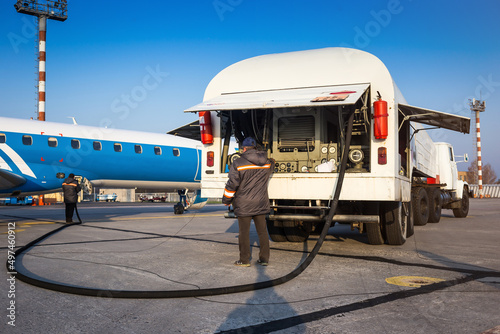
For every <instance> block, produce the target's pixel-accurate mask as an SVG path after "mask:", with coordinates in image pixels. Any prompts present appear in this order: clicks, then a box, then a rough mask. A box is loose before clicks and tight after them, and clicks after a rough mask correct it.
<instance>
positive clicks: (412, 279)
mask: <svg viewBox="0 0 500 334" xmlns="http://www.w3.org/2000/svg"><path fill="white" fill-rule="evenodd" d="M385 281H386V282H387V283H389V284H394V285H400V286H409V287H412V288H419V287H421V286H422V285H429V284H434V283H438V282H442V281H444V279H441V278H433V277H424V276H395V277H389V278H386V279H385Z"/></svg>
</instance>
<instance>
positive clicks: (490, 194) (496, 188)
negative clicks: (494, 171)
mask: <svg viewBox="0 0 500 334" xmlns="http://www.w3.org/2000/svg"><path fill="white" fill-rule="evenodd" d="M470 189H471V190H472V193H473V194H474V198H477V197H479V185H477V184H471V185H470ZM483 196H484V197H486V198H500V184H483Z"/></svg>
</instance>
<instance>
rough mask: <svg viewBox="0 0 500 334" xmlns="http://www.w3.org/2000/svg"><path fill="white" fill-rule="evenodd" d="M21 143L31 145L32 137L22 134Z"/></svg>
mask: <svg viewBox="0 0 500 334" xmlns="http://www.w3.org/2000/svg"><path fill="white" fill-rule="evenodd" d="M23 144H24V145H33V138H32V137H31V136H28V135H24V136H23Z"/></svg>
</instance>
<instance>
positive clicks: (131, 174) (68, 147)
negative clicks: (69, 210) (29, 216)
mask: <svg viewBox="0 0 500 334" xmlns="http://www.w3.org/2000/svg"><path fill="white" fill-rule="evenodd" d="M74 123H76V122H74ZM173 131H174V132H175V130H173ZM174 132H172V131H171V132H169V133H174ZM200 154H201V142H200V141H197V140H192V139H188V138H183V137H182V136H176V135H172V134H159V133H148V132H139V131H129V130H117V129H110V128H99V127H92V126H84V125H78V124H64V123H55V122H45V121H44V122H41V121H35V120H23V119H14V118H6V117H0V197H7V196H16V197H19V196H24V195H33V194H44V193H51V192H57V191H61V184H62V182H63V180H64V179H65V178H66V177H67V176H68V175H69V174H70V173H73V174H75V175H76V176H80V177H82V178H86V179H88V180H89V181H90V182H91V184H92V185H93V186H94V187H102V188H147V189H152V190H153V189H154V190H157V191H175V190H177V191H178V192H179V195H180V202H179V203H178V204H177V205H176V206H175V207H174V211H175V213H176V214H177V213H183V212H184V210H185V209H187V208H188V207H190V206H192V205H194V204H198V208H199V207H201V206H202V205H204V203H206V199H201V198H200V196H197V198H196V200H193V201H192V203H191V204H188V203H187V201H186V198H185V196H186V193H187V190H195V191H197V193H199V190H200V189H201V183H200V180H201V175H200V173H201V165H200V164H201V156H200ZM180 204H183V205H182V206H179V205H180ZM199 204H202V205H199ZM192 208H194V207H192Z"/></svg>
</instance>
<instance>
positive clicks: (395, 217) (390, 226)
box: [381, 202, 408, 246]
mask: <svg viewBox="0 0 500 334" xmlns="http://www.w3.org/2000/svg"><path fill="white" fill-rule="evenodd" d="M381 210H382V214H381V218H382V223H383V224H384V229H385V234H386V237H387V243H388V244H389V245H397V246H399V245H402V244H404V243H405V241H406V232H407V228H408V212H405V210H404V208H403V203H402V202H385V203H382V205H381Z"/></svg>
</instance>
